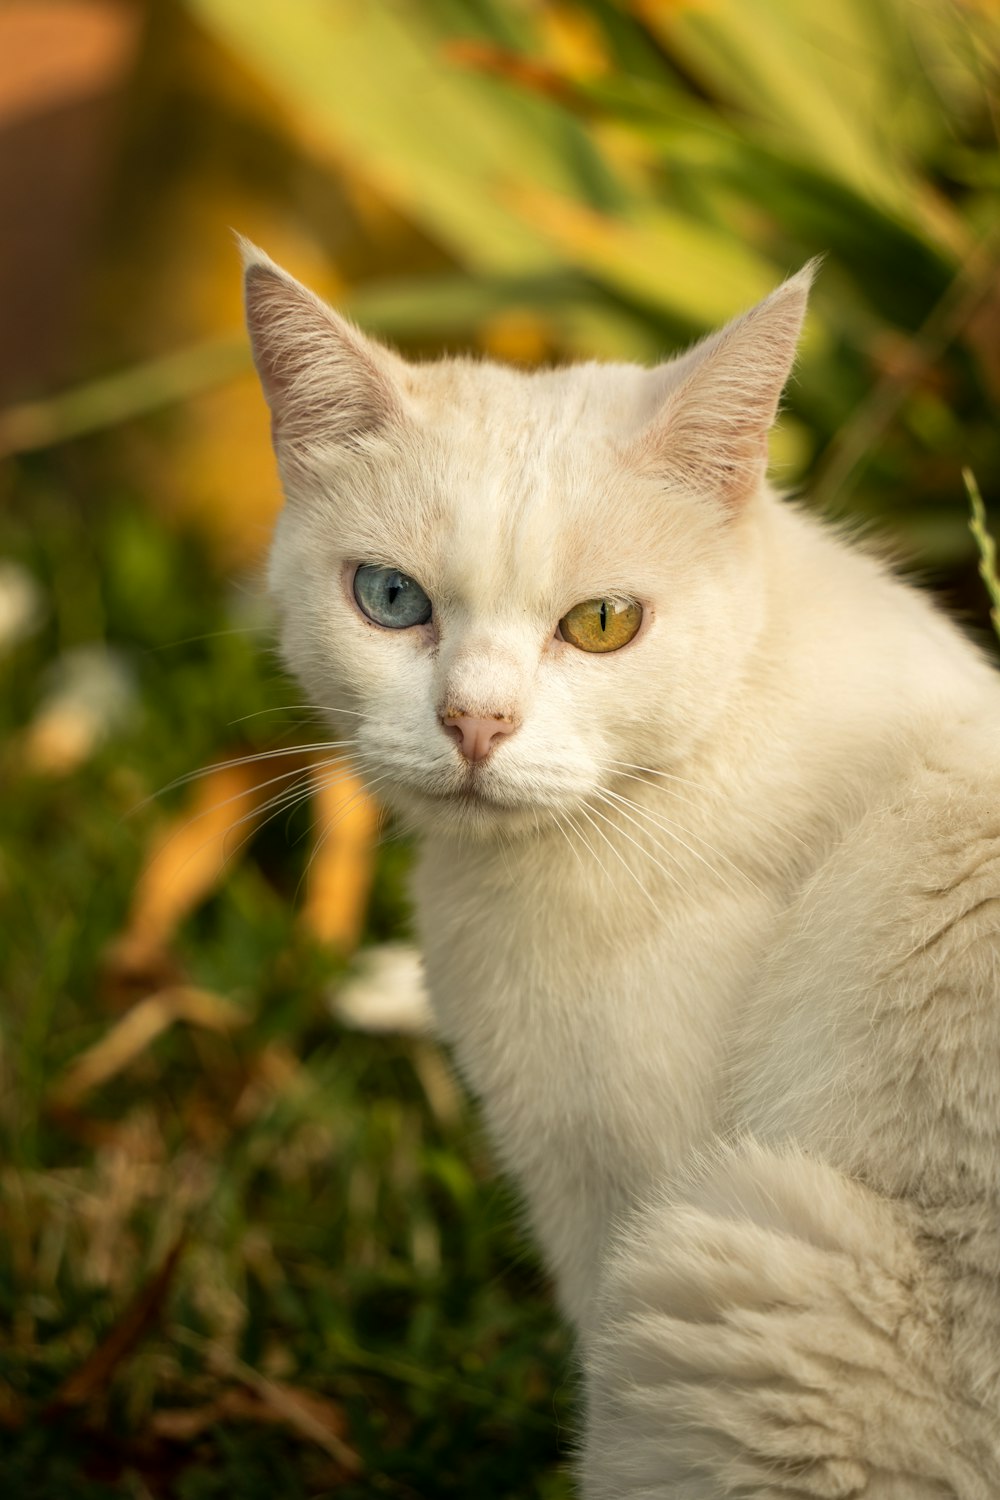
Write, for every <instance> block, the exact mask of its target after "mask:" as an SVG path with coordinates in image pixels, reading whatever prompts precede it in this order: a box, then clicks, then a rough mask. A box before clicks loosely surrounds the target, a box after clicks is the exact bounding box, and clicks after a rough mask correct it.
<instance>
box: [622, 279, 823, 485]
mask: <svg viewBox="0 0 1000 1500" xmlns="http://www.w3.org/2000/svg"><path fill="white" fill-rule="evenodd" d="M811 278H812V267H811V266H809V267H806V268H805V270H804V271H800V272H799V274H798V275H797V276H794V277H792V279H791V280H790V281H786V282H785V283H784V285H783V286H780V287H778V289H777V291H775V292H772V294H771V296H770V297H767V298H766V299H765V300H764V301H763V302H761V303H758V305H757V306H756V307H754V308H751V310H750V312H748V313H745V314H744V315H743V316H742V317H741V318H737V319H736V320H735V321H734V322H732V323H730V324H729V325H728V326H727V327H726V328H724V329H723V330H722V331H721V332H720V333H716V334H712V335H711V336H710V337H709V338H708V339H706V340H705V341H704V343H703V345H701V346H699V347H696V348H695V349H693V350H691V351H689V352H688V353H687V354H686V355H684V356H682V360H683V366H682V373H681V378H680V381H679V383H678V384H677V385H676V386H675V387H674V388H673V389H672V390H671V392H670V394H669V395H668V396H667V399H666V401H665V402H664V405H663V407H662V409H661V411H660V413H659V414H658V416H657V417H655V418H654V420H653V422H652V423H651V424H650V426H649V427H648V428H647V429H646V431H645V433H644V434H643V435H642V437H641V438H640V440H639V452H638V457H639V459H640V462H641V463H642V465H643V467H645V468H650V467H652V468H654V469H655V470H656V471H657V472H658V473H660V474H661V475H663V476H664V477H665V478H668V479H669V480H670V481H671V482H672V483H675V484H677V485H678V486H679V487H681V488H683V489H686V490H688V491H689V492H691V493H693V494H697V495H704V496H706V497H708V498H714V499H716V500H718V501H720V502H721V503H722V504H723V505H725V506H726V507H727V508H728V509H731V510H735V509H738V508H739V507H740V506H741V505H742V504H743V503H744V502H745V501H746V500H748V499H749V498H750V496H751V495H752V494H753V493H754V491H755V490H756V489H757V488H758V486H759V484H760V482H761V480H762V479H763V476H764V472H765V469H766V465H767V434H768V431H769V429H770V427H771V424H772V422H773V421H774V417H775V413H776V411H777V409H778V402H779V400H780V399H781V392H782V390H783V388H784V385H785V382H786V380H787V379H788V376H789V373H790V372H791V368H792V363H793V361H794V359H795V349H796V345H797V343H798V336H799V331H800V329H801V326H802V319H803V316H804V314H805V309H806V302H807V298H808V291H809V283H810V281H811ZM667 371H668V372H669V366H668V367H667Z"/></svg>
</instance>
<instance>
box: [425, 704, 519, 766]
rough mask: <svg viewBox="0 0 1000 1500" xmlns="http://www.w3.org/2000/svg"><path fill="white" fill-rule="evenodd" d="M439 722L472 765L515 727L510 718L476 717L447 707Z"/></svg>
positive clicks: (484, 756)
mask: <svg viewBox="0 0 1000 1500" xmlns="http://www.w3.org/2000/svg"><path fill="white" fill-rule="evenodd" d="M441 723H442V724H443V725H444V727H445V732H446V733H447V734H450V735H451V737H452V739H453V740H454V741H455V743H456V745H457V746H458V748H459V750H461V752H462V754H463V755H464V756H465V758H466V760H467V761H469V763H470V764H472V765H475V763H476V761H480V760H485V759H486V757H487V755H489V753H490V751H491V750H492V749H493V747H494V746H495V745H496V744H497V743H498V742H499V741H500V740H502V739H503V738H504V736H505V735H508V734H513V733H514V730H515V729H516V728H517V725H516V724H512V723H511V721H510V719H500V718H497V719H476V718H473V716H472V715H471V714H464V713H462V712H461V710H460V709H449V710H448V712H446V713H443V714H442V715H441Z"/></svg>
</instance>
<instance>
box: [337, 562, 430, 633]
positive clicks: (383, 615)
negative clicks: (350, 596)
mask: <svg viewBox="0 0 1000 1500" xmlns="http://www.w3.org/2000/svg"><path fill="white" fill-rule="evenodd" d="M354 597H355V599H356V600H357V601H358V608H359V609H360V611H361V613H362V614H364V615H367V616H368V618H369V620H374V621H375V624H376V625H385V626H386V628H387V629H389V630H406V629H407V627H408V626H410V625H426V624H427V621H428V620H429V619H430V617H431V601H430V600H429V599H428V597H427V595H426V594H425V593H424V591H423V589H422V588H421V587H420V585H419V583H417V581H416V579H414V578H410V577H408V576H407V574H406V573H401V572H400V571H399V569H398V568H383V567H380V566H379V564H378V563H362V564H361V566H360V568H359V569H358V571H357V572H356V573H355V575H354Z"/></svg>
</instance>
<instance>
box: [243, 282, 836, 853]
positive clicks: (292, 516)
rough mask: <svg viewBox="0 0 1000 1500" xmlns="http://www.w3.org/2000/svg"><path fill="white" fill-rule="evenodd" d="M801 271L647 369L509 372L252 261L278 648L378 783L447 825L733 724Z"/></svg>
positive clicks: (613, 779) (494, 826) (608, 778)
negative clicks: (395, 341)
mask: <svg viewBox="0 0 1000 1500" xmlns="http://www.w3.org/2000/svg"><path fill="white" fill-rule="evenodd" d="M806 287H807V281H806V279H804V278H803V279H798V278H797V279H796V281H794V282H790V283H787V284H786V285H785V287H783V288H781V289H779V292H778V293H776V294H775V295H774V297H772V298H771V299H769V300H768V302H767V303H764V304H761V307H760V308H759V309H756V310H755V312H754V313H753V314H752V315H750V316H749V317H748V318H747V319H745V320H744V321H743V322H742V323H740V324H737V325H734V327H733V328H732V329H730V330H728V331H726V332H725V333H724V334H723V335H721V336H718V335H717V336H716V339H715V341H714V342H712V341H710V342H709V343H708V344H707V345H704V346H701V348H700V349H699V350H696V351H692V353H691V354H689V355H687V356H685V357H684V358H683V359H682V360H679V361H676V362H675V364H674V365H668V366H665V367H661V368H660V369H658V370H655V371H643V370H639V369H636V368H633V367H629V366H598V365H583V366H576V367H571V368H569V369H565V370H559V371H549V372H543V373H536V374H519V373H516V372H513V371H511V370H508V369H504V368H501V367H497V366H494V365H490V364H480V363H472V362H468V361H443V362H441V363H439V364H432V365H425V366H411V365H407V364H405V363H404V362H403V361H401V360H399V359H398V358H397V357H396V356H394V355H392V354H390V353H389V352H388V351H385V350H383V349H381V348H379V347H378V346H376V345H373V344H372V343H370V342H369V341H367V340H364V339H362V338H361V336H360V335H358V334H357V332H356V331H355V330H353V329H351V328H350V327H349V325H346V324H344V323H343V322H342V321H341V320H340V319H338V318H336V316H335V315H334V314H332V313H330V312H329V310H328V309H326V308H324V307H323V305H322V304H320V303H318V302H317V301H315V299H313V298H312V297H311V296H310V294H308V293H306V292H305V291H304V289H303V288H301V287H299V286H298V284H297V283H295V282H293V281H291V279H290V278H287V277H286V276H285V275H284V273H281V272H279V271H278V270H277V269H276V268H274V267H272V266H271V265H270V263H268V262H266V261H263V260H261V259H259V258H257V257H256V256H254V257H253V258H251V260H250V265H249V270H248V311H249V322H250V327H251V333H252V336H253V340H254V350H255V356H256V358H257V363H258V368H259V370H260V372H261V376H262V380H263V383H264V387H265V392H266V394H267V396H268V399H269V402H270V405H271V409H272V414H273V418H274V429H275V440H276V448H277V451H278V456H279V461H280V463H281V468H282V474H283V479H284V483H285V489H286V494H287V498H288V504H287V506H286V508H285V511H284V513H283V515H282V517H281V520H280V523H279V526H278V531H277V536H276V540H275V545H274V551H273V556H272V567H271V583H272V590H273V593H274V596H275V599H276V601H277V604H278V607H279V612H280V616H281V621H282V639H283V647H284V651H285V655H286V658H287V660H288V661H289V664H290V665H291V666H292V667H293V669H294V670H295V671H296V673H297V674H298V676H299V677H300V678H301V679H302V681H303V683H304V684H305V686H306V689H307V692H308V695H309V699H310V701H311V702H312V703H313V704H315V705H317V706H322V707H323V708H324V710H325V711H326V712H327V714H328V716H329V718H330V719H331V720H332V722H333V724H334V726H335V727H336V729H337V730H338V731H339V732H341V733H342V734H343V736H344V739H345V741H347V742H348V743H349V744H350V746H351V747H352V752H353V755H354V758H355V760H356V763H357V765H358V766H359V768H360V769H361V770H362V772H363V774H364V775H365V777H366V779H367V780H368V781H369V783H370V784H371V785H372V786H373V788H374V789H375V791H376V793H377V795H379V796H380V797H382V798H384V799H385V800H387V801H388V802H389V803H390V804H392V805H395V806H397V807H398V808H400V809H402V810H403V811H405V812H406V813H407V814H409V815H410V816H411V817H412V818H413V819H414V821H416V822H417V823H418V824H419V825H421V826H425V827H433V828H435V829H438V830H441V829H453V830H464V831H468V832H473V833H477V834H485V835H489V834H490V833H492V832H494V831H496V830H503V831H505V832H508V833H509V832H514V831H516V830H518V829H520V828H525V829H533V828H535V827H537V826H538V825H539V823H540V822H541V821H542V820H545V819H552V818H560V817H564V816H567V815H568V816H569V817H573V816H576V815H582V814H581V809H586V808H587V807H588V805H592V799H593V797H594V796H595V794H596V793H598V792H599V791H600V789H602V788H607V787H609V786H613V785H614V784H616V783H619V784H620V783H621V779H622V777H623V776H625V777H626V778H627V777H630V776H632V775H634V774H635V773H636V771H637V768H639V767H648V768H651V769H653V770H658V769H668V768H669V767H670V766H671V765H676V764H677V763H678V762H679V761H681V760H683V758H684V757H685V756H686V755H687V754H688V753H690V751H691V750H692V749H693V748H694V747H695V746H696V745H697V744H698V743H699V741H701V740H703V739H704V738H705V737H706V736H708V735H710V734H712V733H713V732H717V731H718V728H719V724H720V720H724V715H725V712H726V706H727V703H728V701H729V699H730V696H731V693H732V688H733V684H734V682H736V681H737V680H738V679H739V677H740V674H741V672H742V670H743V666H744V663H745V659H746V654H747V652H748V650H749V649H750V646H751V644H752V641H753V639H754V637H755V635H756V632H757V629H758V628H759V620H760V607H761V606H760V589H759V585H758V578H759V562H758V557H757V550H758V532H757V529H756V527H755V526H754V524H753V520H754V508H755V507H754V501H755V497H756V495H757V493H758V491H759V488H760V484H761V481H762V473H763V451H764V446H763V445H764V438H765V434H766V429H767V426H768V425H769V423H770V420H771V418H772V416H773V412H774V407H775V405H776V402H777V399H778V395H779V393H780V389H781V385H782V383H783V381H784V378H785V375H786V374H787V369H788V365H789V364H790V361H791V358H792V355H793V352H794V343H795V336H796V333H797V329H798V323H799V320H800V319H801V314H802V309H803V306H804V301H805V295H806ZM755 366H756V368H755ZM727 397H728V398H729V405H728V406H727V405H726V404H725V402H726V398H727ZM598 826H599V825H598Z"/></svg>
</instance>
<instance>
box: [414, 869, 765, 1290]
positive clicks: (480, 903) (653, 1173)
mask: <svg viewBox="0 0 1000 1500" xmlns="http://www.w3.org/2000/svg"><path fill="white" fill-rule="evenodd" d="M518 877H519V872H518V870H517V868H516V867H514V868H511V867H510V866H509V864H508V865H507V866H505V867H503V870H502V874H500V875H497V872H495V871H493V872H491V871H490V870H489V869H488V868H484V867H483V866H482V865H479V866H478V867H476V866H474V867H470V868H465V869H463V868H462V867H461V865H460V863H456V862H451V861H447V860H440V859H435V858H434V857H433V856H427V855H425V857H424V860H423V862H422V864H421V867H420V870H419V871H418V879H417V897H418V914H419V921H420V927H421V946H422V949H423V952H424V958H425V963H426V966H427V974H428V981H429V987H430V991H431V999H432V1004H433V1006H434V1009H435V1014H436V1017H437V1021H438V1024H439V1027H440V1029H441V1031H442V1033H443V1035H444V1036H445V1037H446V1039H447V1040H448V1041H449V1042H450V1043H451V1045H452V1047H453V1048H454V1052H455V1056H456V1060H457V1062H458V1064H459V1067H460V1068H461V1070H462V1072H463V1074H464V1076H465V1079H466V1081H467V1082H468V1084H469V1085H470V1086H471V1088H472V1089H473V1090H474V1091H475V1093H476V1094H477V1095H478V1096H479V1097H480V1098H481V1100H482V1102H483V1106H484V1110H485V1113H486V1117H487V1121H488V1123H489V1126H490V1130H491V1134H492V1136H493V1140H494V1144H495V1146H496V1149H497V1150H498V1153H499V1155H500V1156H501V1158H502V1159H503V1161H504V1163H505V1165H506V1166H507V1167H508V1168H509V1169H510V1170H511V1171H513V1172H514V1173H515V1174H516V1175H517V1176H518V1177H519V1179H520V1180H521V1183H522V1186H523V1188H524V1190H525V1192H526V1194H527V1196H528V1198H529V1203H530V1205H531V1209H532V1216H533V1218H534V1221H535V1227H536V1230H537V1231H538V1233H539V1234H540V1236H541V1238H542V1240H543V1242H547V1243H548V1248H549V1251H550V1255H551V1256H552V1257H553V1258H554V1259H556V1260H557V1261H559V1260H560V1259H565V1258H566V1257H569V1258H570V1259H572V1258H574V1257H575V1256H576V1255H577V1253H578V1250H579V1247H580V1246H581V1245H583V1244H584V1243H586V1242H587V1241H588V1240H591V1241H593V1240H594V1237H595V1233H596V1231H595V1229H594V1221H599V1222H601V1223H602V1224H606V1223H607V1222H608V1219H609V1217H610V1216H611V1215H614V1214H615V1213H617V1212H618V1211H619V1210H620V1209H621V1207H622V1206H623V1204H624V1202H626V1201H627V1200H628V1199H629V1198H631V1197H633V1196H635V1195H637V1194H642V1193H644V1192H646V1191H648V1190H649V1189H650V1187H651V1186H652V1185H653V1184H654V1183H655V1182H656V1181H657V1180H659V1179H660V1178H661V1177H662V1175H663V1173H664V1172H665V1171H670V1170H671V1169H672V1168H675V1167H676V1166H677V1164H678V1160H679V1159H680V1158H682V1157H683V1156H684V1155H685V1154H686V1152H687V1151H689V1150H690V1149H691V1148H692V1147H693V1146H695V1145H696V1144H697V1143H698V1142H699V1141H700V1140H702V1139H703V1138H704V1136H705V1135H706V1133H707V1132H708V1131H710V1130H711V1129H713V1128H714V1127H715V1126H717V1124H718V1120H717V1118H716V1106H717V1100H718V1094H719V1090H718V1080H719V1074H720V1071H721V1068H722V1064H723V1058H724V1053H725V1047H726V1043H727V1034H728V1029H729V1028H728V1018H729V1017H730V1016H731V1014H732V1012H733V1009H734V1007H735V1006H737V1005H738V1002H739V997H740V995H741V994H742V993H744V992H745V991H746V989H747V988H748V987H749V985H750V984H751V983H752V976H753V974H754V972H755V970H756V966H757V964H758V962H759V954H760V951H761V945H762V941H763V939H764V933H765V932H766V929H767V925H768V919H769V916H768V913H767V912H766V911H765V910H763V909H761V908H760V907H758V905H757V904H756V903H748V902H747V900H746V899H743V900H740V901H737V900H735V899H733V898H731V897H727V895H726V894H725V893H724V892H716V893H715V895H714V899H707V898H706V896H705V893H704V892H702V893H700V897H699V898H698V899H696V898H695V897H694V896H693V895H692V897H691V898H690V899H688V900H685V901H683V902H682V901H680V900H679V899H678V898H677V895H676V892H674V893H673V894H672V895H668V893H666V892H663V891H657V890H655V889H654V890H653V891H650V892H649V894H648V895H647V896H645V897H644V896H643V895H642V893H641V892H637V893H636V896H635V903H636V904H635V906H634V907H631V908H626V909H625V910H624V911H623V910H622V907H621V903H620V901H618V903H617V904H616V903H615V902H612V901H608V902H603V903H602V901H601V900H600V899H597V900H594V901H589V900H588V899H586V898H585V896H584V895H582V894H581V893H580V891H578V890H575V889H574V887H573V886H572V885H569V886H566V885H561V884H560V883H559V882H558V881H546V880H545V879H540V878H538V877H537V873H536V871H535V870H532V869H530V868H529V869H527V870H524V871H521V872H520V878H518ZM557 1240H558V1241H565V1243H563V1244H562V1245H561V1248H560V1246H559V1245H556V1244H554V1243H553V1242H554V1241H557ZM597 1248H598V1246H597V1245H596V1243H594V1244H593V1245H592V1249H593V1250H594V1251H595V1252H596V1250H597Z"/></svg>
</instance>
